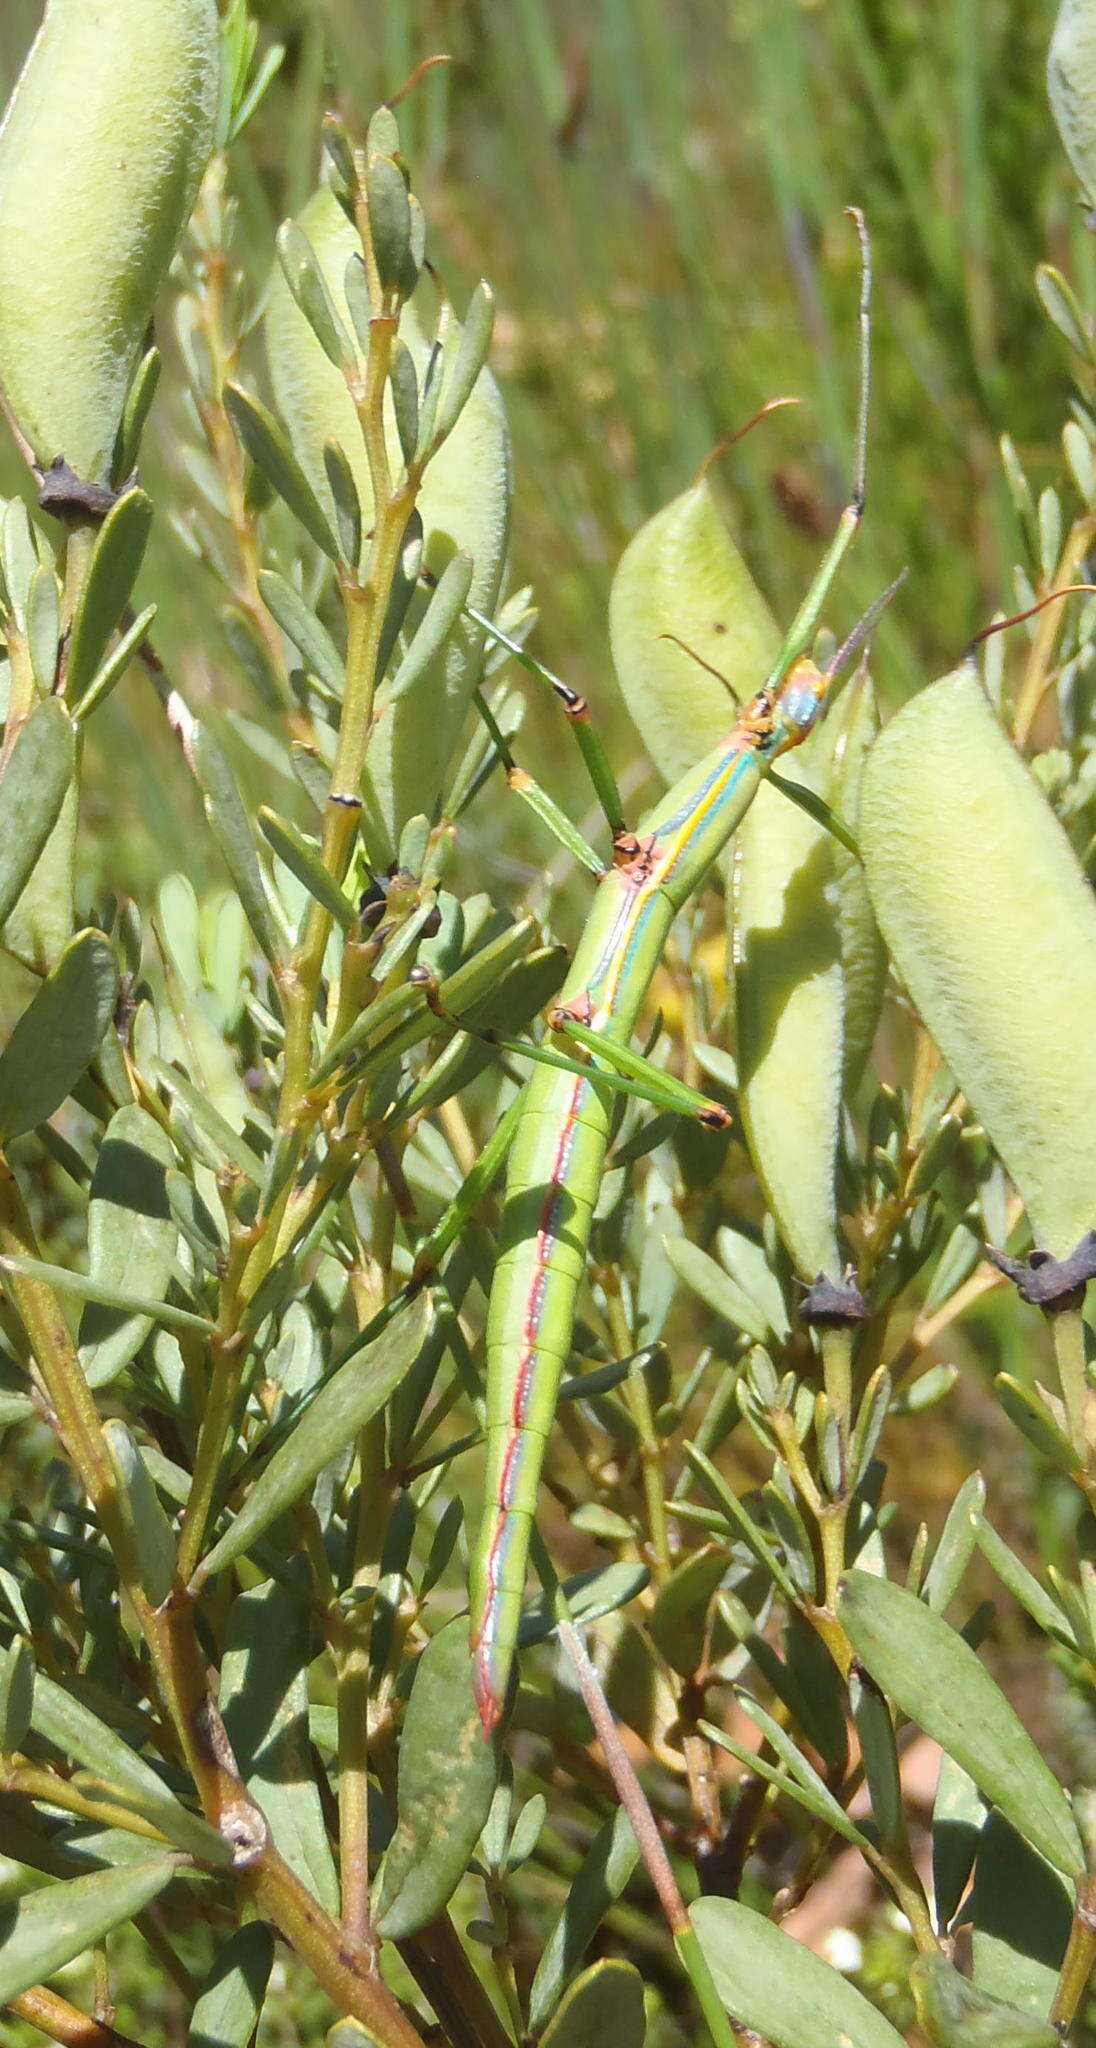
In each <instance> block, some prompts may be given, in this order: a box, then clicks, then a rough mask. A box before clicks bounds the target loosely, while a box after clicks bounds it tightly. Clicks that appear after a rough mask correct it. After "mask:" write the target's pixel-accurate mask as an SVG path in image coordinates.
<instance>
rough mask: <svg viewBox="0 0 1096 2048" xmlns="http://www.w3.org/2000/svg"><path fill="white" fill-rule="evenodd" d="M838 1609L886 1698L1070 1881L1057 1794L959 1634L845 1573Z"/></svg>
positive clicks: (1072, 1854)
mask: <svg viewBox="0 0 1096 2048" xmlns="http://www.w3.org/2000/svg"><path fill="white" fill-rule="evenodd" d="M838 1612H839V1615H840V1618H841V1621H842V1623H843V1625H844V1627H845V1629H846V1630H847V1632H848V1635H849V1639H850V1641H851V1643H852V1646H853V1649H854V1650H855V1652H856V1655H857V1656H858V1657H859V1659H860V1661H861V1663H862V1664H864V1665H865V1666H866V1667H867V1669H868V1670H869V1671H870V1672H871V1674H872V1677H873V1678H874V1679H875V1680H876V1683H877V1684H878V1685H879V1686H880V1687H881V1688H882V1690H883V1692H884V1693H885V1694H886V1695H887V1697H888V1698H889V1699H891V1700H893V1701H894V1702H895V1704H896V1705H897V1706H899V1707H900V1708H901V1709H902V1712H903V1713H905V1714H908V1715H909V1716H910V1718H911V1720H914V1721H916V1722H917V1724H918V1726H919V1727H920V1728H923V1729H924V1731H925V1733H926V1735H931V1736H932V1737H933V1738H934V1740H935V1741H937V1742H939V1744H940V1746H941V1748H942V1749H946V1750H947V1753H948V1755H949V1756H952V1757H954V1758H955V1760H956V1762H957V1763H960V1764H962V1766H963V1769H964V1770H965V1771H967V1772H969V1774H970V1776H971V1777H972V1778H973V1780H974V1782H975V1784H976V1785H977V1786H978V1788H979V1790H980V1791H982V1792H983V1793H984V1794H985V1796H986V1798H987V1799H989V1800H991V1801H992V1802H993V1804H994V1805H995V1806H998V1807H1000V1809H1001V1812H1002V1813H1003V1814H1004V1815H1005V1817H1006V1819H1008V1820H1010V1821H1011V1822H1012V1824H1013V1826H1014V1827H1015V1828H1017V1829H1018V1830H1019V1832H1020V1833H1021V1834H1022V1835H1024V1836H1025V1837H1026V1839H1027V1840H1028V1841H1029V1842H1032V1843H1033V1844H1034V1846H1035V1847H1036V1848H1037V1849H1039V1850H1041V1851H1042V1853H1043V1854H1044V1855H1045V1856H1047V1857H1048V1858H1049V1859H1050V1861H1051V1862H1052V1863H1053V1864H1054V1865H1055V1867H1056V1868H1057V1869H1059V1870H1063V1871H1065V1872H1066V1874H1067V1875H1068V1876H1071V1877H1075V1876H1077V1875H1079V1873H1080V1872H1081V1870H1082V1869H1083V1868H1084V1854H1083V1851H1082V1848H1081V1842H1080V1837H1079V1835H1078V1833H1077V1826H1076V1823H1075V1821H1074V1818H1073V1815H1072V1813H1071V1811H1070V1807H1069V1802H1068V1800H1067V1799H1066V1796H1065V1793H1064V1792H1063V1791H1062V1788H1061V1786H1060V1785H1059V1784H1058V1781H1057V1779H1056V1778H1055V1777H1054V1776H1053V1773H1052V1772H1051V1770H1050V1768H1049V1766H1048V1765H1047V1764H1046V1763H1045V1762H1044V1760H1043V1758H1042V1756H1041V1755H1040V1753H1039V1751H1038V1750H1037V1748H1036V1747H1035V1744H1034V1742H1033V1741H1032V1739H1031V1737H1030V1735H1029V1734H1028V1732H1027V1729H1026V1728H1025V1727H1024V1726H1023V1723H1022V1722H1021V1721H1020V1719H1019V1717H1018V1715H1017V1714H1016V1713H1015V1711H1014V1710H1013V1708H1012V1707H1010V1705H1009V1703H1008V1701H1007V1700H1006V1699H1005V1697H1004V1694H1003V1693H1002V1692H1000V1691H999V1690H998V1688H997V1686H996V1685H995V1684H994V1682H993V1680H992V1678H991V1677H990V1675H989V1673H988V1671H987V1670H986V1669H985V1666H984V1665H983V1664H981V1663H980V1662H979V1660H978V1658H977V1656H976V1655H975V1653H974V1651H973V1650H972V1649H971V1648H970V1647H969V1645H968V1644H967V1643H965V1642H964V1641H963V1638H962V1637H961V1636H959V1635H957V1634H956V1632H955V1630H954V1629H951V1628H949V1627H948V1625H947V1623H946V1622H945V1621H943V1620H941V1618H940V1616H939V1615H938V1614H933V1613H932V1612H931V1611H930V1609H929V1608H927V1607H926V1606H925V1604H924V1602H923V1601H921V1600H918V1599H917V1598H916V1597H915V1595H914V1594H912V1593H908V1592H906V1590H905V1588H904V1587H902V1586H894V1585H891V1584H890V1583H889V1582H888V1581H887V1580H885V1579H877V1578H874V1577H872V1575H871V1574H870V1573H868V1572H850V1573H849V1574H848V1576H847V1577H846V1579H845V1580H844V1583H843V1585H842V1589H841V1595H840V1599H839V1603H838Z"/></svg>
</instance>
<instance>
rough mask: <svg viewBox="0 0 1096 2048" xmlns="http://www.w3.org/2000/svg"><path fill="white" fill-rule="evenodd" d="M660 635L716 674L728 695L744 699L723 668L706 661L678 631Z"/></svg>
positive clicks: (707, 672) (718, 681) (708, 671)
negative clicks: (679, 635)
mask: <svg viewBox="0 0 1096 2048" xmlns="http://www.w3.org/2000/svg"><path fill="white" fill-rule="evenodd" d="M658 637H659V639H660V640H668V641H669V642H670V644H671V646H673V647H680V649H681V652H682V654H687V655H688V657H689V660H690V661H695V663H696V665H697V667H698V668H702V669H704V671H705V673H706V674H707V675H710V676H714V677H715V679H716V682H717V683H722V685H723V688H724V689H725V690H726V692H727V695H728V696H729V697H730V698H732V699H733V701H734V702H735V703H736V704H741V702H742V699H741V697H740V696H739V694H738V691H737V690H736V689H735V686H734V684H733V683H732V682H731V681H730V678H729V677H728V676H725V675H724V673H723V671H722V669H719V668H716V666H715V664H714V662H710V661H705V659H704V656H703V655H702V654H698V653H697V651H696V648H695V647H690V645H689V643H688V641H687V640H682V639H680V638H679V637H678V635H677V634H676V633H660V634H659V636H658Z"/></svg>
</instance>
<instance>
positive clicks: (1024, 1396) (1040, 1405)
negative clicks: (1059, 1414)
mask: <svg viewBox="0 0 1096 2048" xmlns="http://www.w3.org/2000/svg"><path fill="white" fill-rule="evenodd" d="M993 1387H994V1392H995V1393H996V1395H997V1398H998V1400H999V1401H1000V1403H1001V1406H1002V1408H1003V1409H1004V1411H1005V1414H1006V1415H1007V1416H1008V1419H1009V1421H1010V1422H1011V1423H1012V1424H1013V1425H1014V1427H1015V1428H1016V1429H1018V1430H1019V1431H1020V1434H1021V1436H1025V1437H1026V1438H1027V1440H1028V1442H1029V1444H1031V1445H1032V1447H1033V1449H1034V1450H1035V1451H1036V1452H1037V1453H1038V1456H1039V1458H1040V1459H1041V1460H1042V1461H1043V1462H1045V1463H1046V1464H1048V1465H1053V1466H1055V1467H1056V1468H1057V1470H1058V1471H1059V1472H1078V1471H1080V1469H1081V1454H1080V1452H1079V1451H1078V1450H1077V1448H1076V1446H1075V1445H1074V1444H1072V1443H1071V1442H1070V1440H1069V1438H1068V1436H1067V1435H1066V1433H1065V1430H1064V1429H1061V1428H1059V1425H1058V1423H1057V1422H1056V1421H1055V1419H1054V1416H1053V1415H1052V1414H1051V1412H1050V1410H1049V1408H1047V1407H1046V1405H1045V1404H1044V1402H1043V1401H1042V1400H1041V1399H1040V1397H1039V1395H1038V1393H1037V1392H1036V1391H1035V1390H1034V1389H1033V1388H1031V1387H1023V1386H1021V1385H1020V1382H1019V1380H1015V1379H1013V1377H1012V1374H1011V1373H1009V1372H999V1373H998V1375H997V1377H996V1379H995V1380H994V1382H993Z"/></svg>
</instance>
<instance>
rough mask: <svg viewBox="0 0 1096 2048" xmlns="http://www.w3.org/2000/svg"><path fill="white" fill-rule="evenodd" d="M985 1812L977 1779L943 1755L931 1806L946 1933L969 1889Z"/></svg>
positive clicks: (935, 1876)
mask: <svg viewBox="0 0 1096 2048" xmlns="http://www.w3.org/2000/svg"><path fill="white" fill-rule="evenodd" d="M986 1812H987V1808H986V1802H985V1800H984V1799H983V1797H982V1795H981V1793H980V1792H979V1790H978V1787H977V1785H976V1784H975V1782H974V1779H973V1778H971V1777H968V1775H967V1773H966V1771H965V1770H964V1769H963V1767H962V1765H961V1764H957V1763H956V1761H955V1759H954V1757H950V1756H948V1755H947V1754H944V1755H942V1756H941V1758H940V1775H939V1778H938V1779H937V1783H936V1798H935V1800H934V1802H933V1808H932V1890H933V1899H934V1902H935V1909H936V1925H937V1928H938V1929H939V1931H940V1933H941V1934H946V1933H947V1931H948V1928H949V1927H950V1925H951V1922H952V1919H953V1917H954V1915H955V1913H956V1912H957V1911H958V1908H959V1904H960V1901H961V1900H962V1897H963V1894H964V1892H965V1891H966V1888H967V1883H968V1881H969V1878H970V1873H971V1871H972V1870H973V1868H974V1858H975V1855H976V1854H977V1850H978V1837H979V1835H980V1834H981V1832H982V1825H983V1822H984V1821H985V1818H986Z"/></svg>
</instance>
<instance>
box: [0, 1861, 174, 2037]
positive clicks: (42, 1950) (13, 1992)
mask: <svg viewBox="0 0 1096 2048" xmlns="http://www.w3.org/2000/svg"><path fill="white" fill-rule="evenodd" d="M178 1868H179V1859H178V1857H176V1856H160V1857H158V1858H157V1859H156V1861H155V1862H154V1863H137V1864H133V1865H131V1866H129V1867H128V1868H125V1867H123V1868H122V1869H120V1870H97V1871H94V1872H93V1873H92V1874H91V1876H90V1877H74V1878H71V1879H69V1880H68V1881H67V1882H66V1883H64V1884H52V1885H49V1886H47V1887H46V1888H45V1889H44V1890H42V1891H35V1892H31V1893H29V1895H28V1896H27V1897H25V1898H22V1899H20V1900H18V1902H17V1903H16V1904H15V1905H14V1906H6V1907H3V1908H0V2005H6V2004H7V2003H8V2001H9V1999H12V1998H17V1997H18V1996H19V1993H20V1992H21V1991H26V1990H27V1988H28V1986H29V1985H31V1984H38V1983H40V1982H41V1980H42V1978H44V1977H52V1976H53V1974H54V1972H55V1971H56V1970H60V1969H63V1968H64V1966H65V1964H66V1963H70V1962H71V1961H72V1960H73V1957H74V1956H79V1955H82V1954H83V1952H84V1950H85V1949H87V1948H92V1947H93V1946H94V1945H95V1943H96V1942H99V1941H102V1939H103V1936H104V1935H106V1934H109V1933H110V1930H111V1928H112V1927H117V1926H118V1924H119V1922H120V1921H122V1920H132V1919H133V1917H134V1915H135V1914H137V1913H140V1912H142V1911H143V1910H144V1908H145V1907H146V1906H148V1905H150V1904H151V1902H152V1900H153V1899H154V1898H155V1897H156V1895H157V1893H158V1892H162V1891H163V1889H164V1886H165V1885H166V1884H169V1883H170V1881H171V1879H172V1878H173V1877H174V1875H175V1873H176V1871H177V1870H178Z"/></svg>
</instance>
